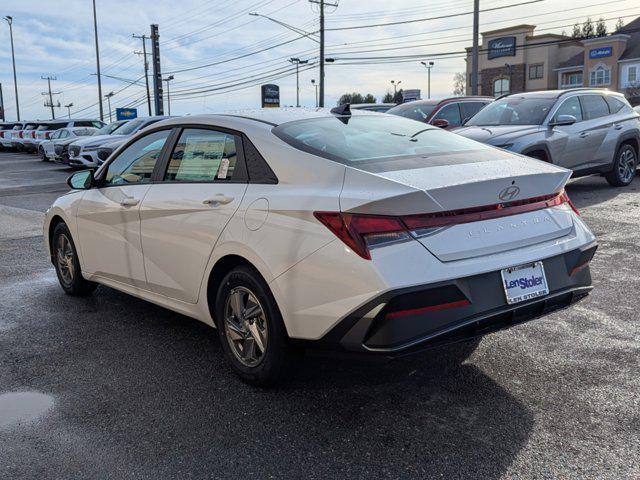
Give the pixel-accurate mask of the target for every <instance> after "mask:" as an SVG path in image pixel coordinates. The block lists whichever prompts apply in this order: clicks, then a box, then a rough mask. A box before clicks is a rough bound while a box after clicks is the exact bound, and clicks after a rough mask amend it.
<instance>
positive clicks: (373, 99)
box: [362, 93, 376, 103]
mask: <svg viewBox="0 0 640 480" xmlns="http://www.w3.org/2000/svg"><path fill="white" fill-rule="evenodd" d="M362 103H376V97H374V96H373V95H371V94H370V93H367V94H366V95H365V96H364V102H362Z"/></svg>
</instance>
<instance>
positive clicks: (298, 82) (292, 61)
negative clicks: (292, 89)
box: [289, 58, 309, 107]
mask: <svg viewBox="0 0 640 480" xmlns="http://www.w3.org/2000/svg"><path fill="white" fill-rule="evenodd" d="M289 61H290V62H291V63H293V64H294V65H295V66H296V107H299V106H300V64H302V65H304V64H305V63H309V60H300V59H299V58H290V59H289Z"/></svg>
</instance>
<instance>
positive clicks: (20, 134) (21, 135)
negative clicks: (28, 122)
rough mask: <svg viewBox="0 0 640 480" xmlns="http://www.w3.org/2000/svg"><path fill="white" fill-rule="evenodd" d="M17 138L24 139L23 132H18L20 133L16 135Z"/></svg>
mask: <svg viewBox="0 0 640 480" xmlns="http://www.w3.org/2000/svg"><path fill="white" fill-rule="evenodd" d="M18 136H19V137H20V138H24V132H23V131H22V130H20V132H19V133H18Z"/></svg>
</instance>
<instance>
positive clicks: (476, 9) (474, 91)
mask: <svg viewBox="0 0 640 480" xmlns="http://www.w3.org/2000/svg"><path fill="white" fill-rule="evenodd" d="M479 32H480V0H473V47H472V48H471V95H478V35H479V34H480V33H479Z"/></svg>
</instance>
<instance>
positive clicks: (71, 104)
mask: <svg viewBox="0 0 640 480" xmlns="http://www.w3.org/2000/svg"><path fill="white" fill-rule="evenodd" d="M71 107H73V103H69V104H68V105H65V106H64V108H66V109H67V113H68V114H69V118H71Z"/></svg>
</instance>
